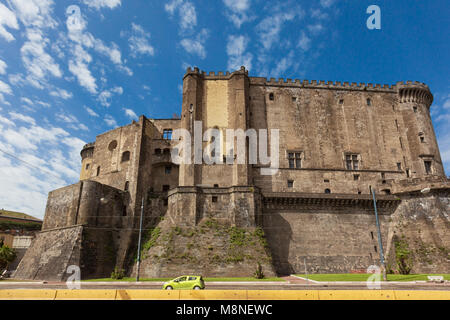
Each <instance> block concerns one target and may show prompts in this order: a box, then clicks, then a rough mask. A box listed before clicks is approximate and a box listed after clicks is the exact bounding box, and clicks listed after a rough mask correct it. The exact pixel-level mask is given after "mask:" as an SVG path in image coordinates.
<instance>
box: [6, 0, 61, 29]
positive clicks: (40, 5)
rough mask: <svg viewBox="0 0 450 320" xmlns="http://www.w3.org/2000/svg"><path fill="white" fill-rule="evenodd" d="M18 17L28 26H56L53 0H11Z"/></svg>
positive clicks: (41, 27)
mask: <svg viewBox="0 0 450 320" xmlns="http://www.w3.org/2000/svg"><path fill="white" fill-rule="evenodd" d="M10 2H11V3H12V6H13V7H14V11H15V13H16V15H17V17H18V18H19V19H20V21H22V23H23V24H24V25H25V27H27V28H38V29H43V28H54V27H56V26H57V25H58V23H57V22H56V21H55V20H54V19H53V17H52V13H53V4H54V3H53V0H10Z"/></svg>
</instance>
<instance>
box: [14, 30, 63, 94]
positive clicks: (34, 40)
mask: <svg viewBox="0 0 450 320" xmlns="http://www.w3.org/2000/svg"><path fill="white" fill-rule="evenodd" d="M27 38H28V41H26V42H25V43H24V45H23V46H22V48H21V49H20V52H21V54H22V61H23V64H24V66H25V68H26V69H27V71H28V73H29V77H30V78H27V80H31V81H29V82H30V84H32V85H33V86H35V87H37V88H42V85H41V82H42V81H45V78H46V77H47V76H48V75H52V76H54V77H57V78H60V77H61V76H62V72H61V70H60V68H59V65H58V64H57V63H55V61H54V60H53V58H52V57H51V56H50V55H49V54H48V53H47V52H45V48H46V46H47V44H48V43H49V40H48V39H47V38H44V37H43V36H42V32H41V31H40V30H38V29H28V30H27Z"/></svg>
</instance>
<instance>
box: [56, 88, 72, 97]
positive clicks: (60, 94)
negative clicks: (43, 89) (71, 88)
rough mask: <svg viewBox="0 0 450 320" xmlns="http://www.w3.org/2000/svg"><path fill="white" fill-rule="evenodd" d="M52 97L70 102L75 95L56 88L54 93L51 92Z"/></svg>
mask: <svg viewBox="0 0 450 320" xmlns="http://www.w3.org/2000/svg"><path fill="white" fill-rule="evenodd" d="M50 95H51V96H53V97H57V98H61V99H64V100H68V99H70V98H72V97H73V94H72V93H71V92H68V91H66V90H64V89H59V88H56V89H55V90H54V91H51V92H50Z"/></svg>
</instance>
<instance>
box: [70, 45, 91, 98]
mask: <svg viewBox="0 0 450 320" xmlns="http://www.w3.org/2000/svg"><path fill="white" fill-rule="evenodd" d="M73 54H74V58H73V59H71V60H70V61H69V71H70V72H72V74H73V75H74V76H75V77H76V78H77V79H78V83H79V84H80V86H82V87H84V88H85V89H87V90H88V91H89V92H90V93H92V94H96V93H97V83H96V79H95V78H94V77H93V76H92V74H91V71H90V70H89V68H88V65H89V63H90V62H91V61H92V57H91V56H90V55H89V54H88V53H87V52H86V51H85V50H84V49H83V47H82V46H81V45H76V46H75V49H74V51H73Z"/></svg>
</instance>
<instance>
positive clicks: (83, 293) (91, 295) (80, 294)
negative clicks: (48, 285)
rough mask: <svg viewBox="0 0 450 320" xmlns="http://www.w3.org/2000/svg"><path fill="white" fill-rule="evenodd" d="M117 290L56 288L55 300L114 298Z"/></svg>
mask: <svg viewBox="0 0 450 320" xmlns="http://www.w3.org/2000/svg"><path fill="white" fill-rule="evenodd" d="M116 293H117V290H56V297H55V300H115V299H116Z"/></svg>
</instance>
